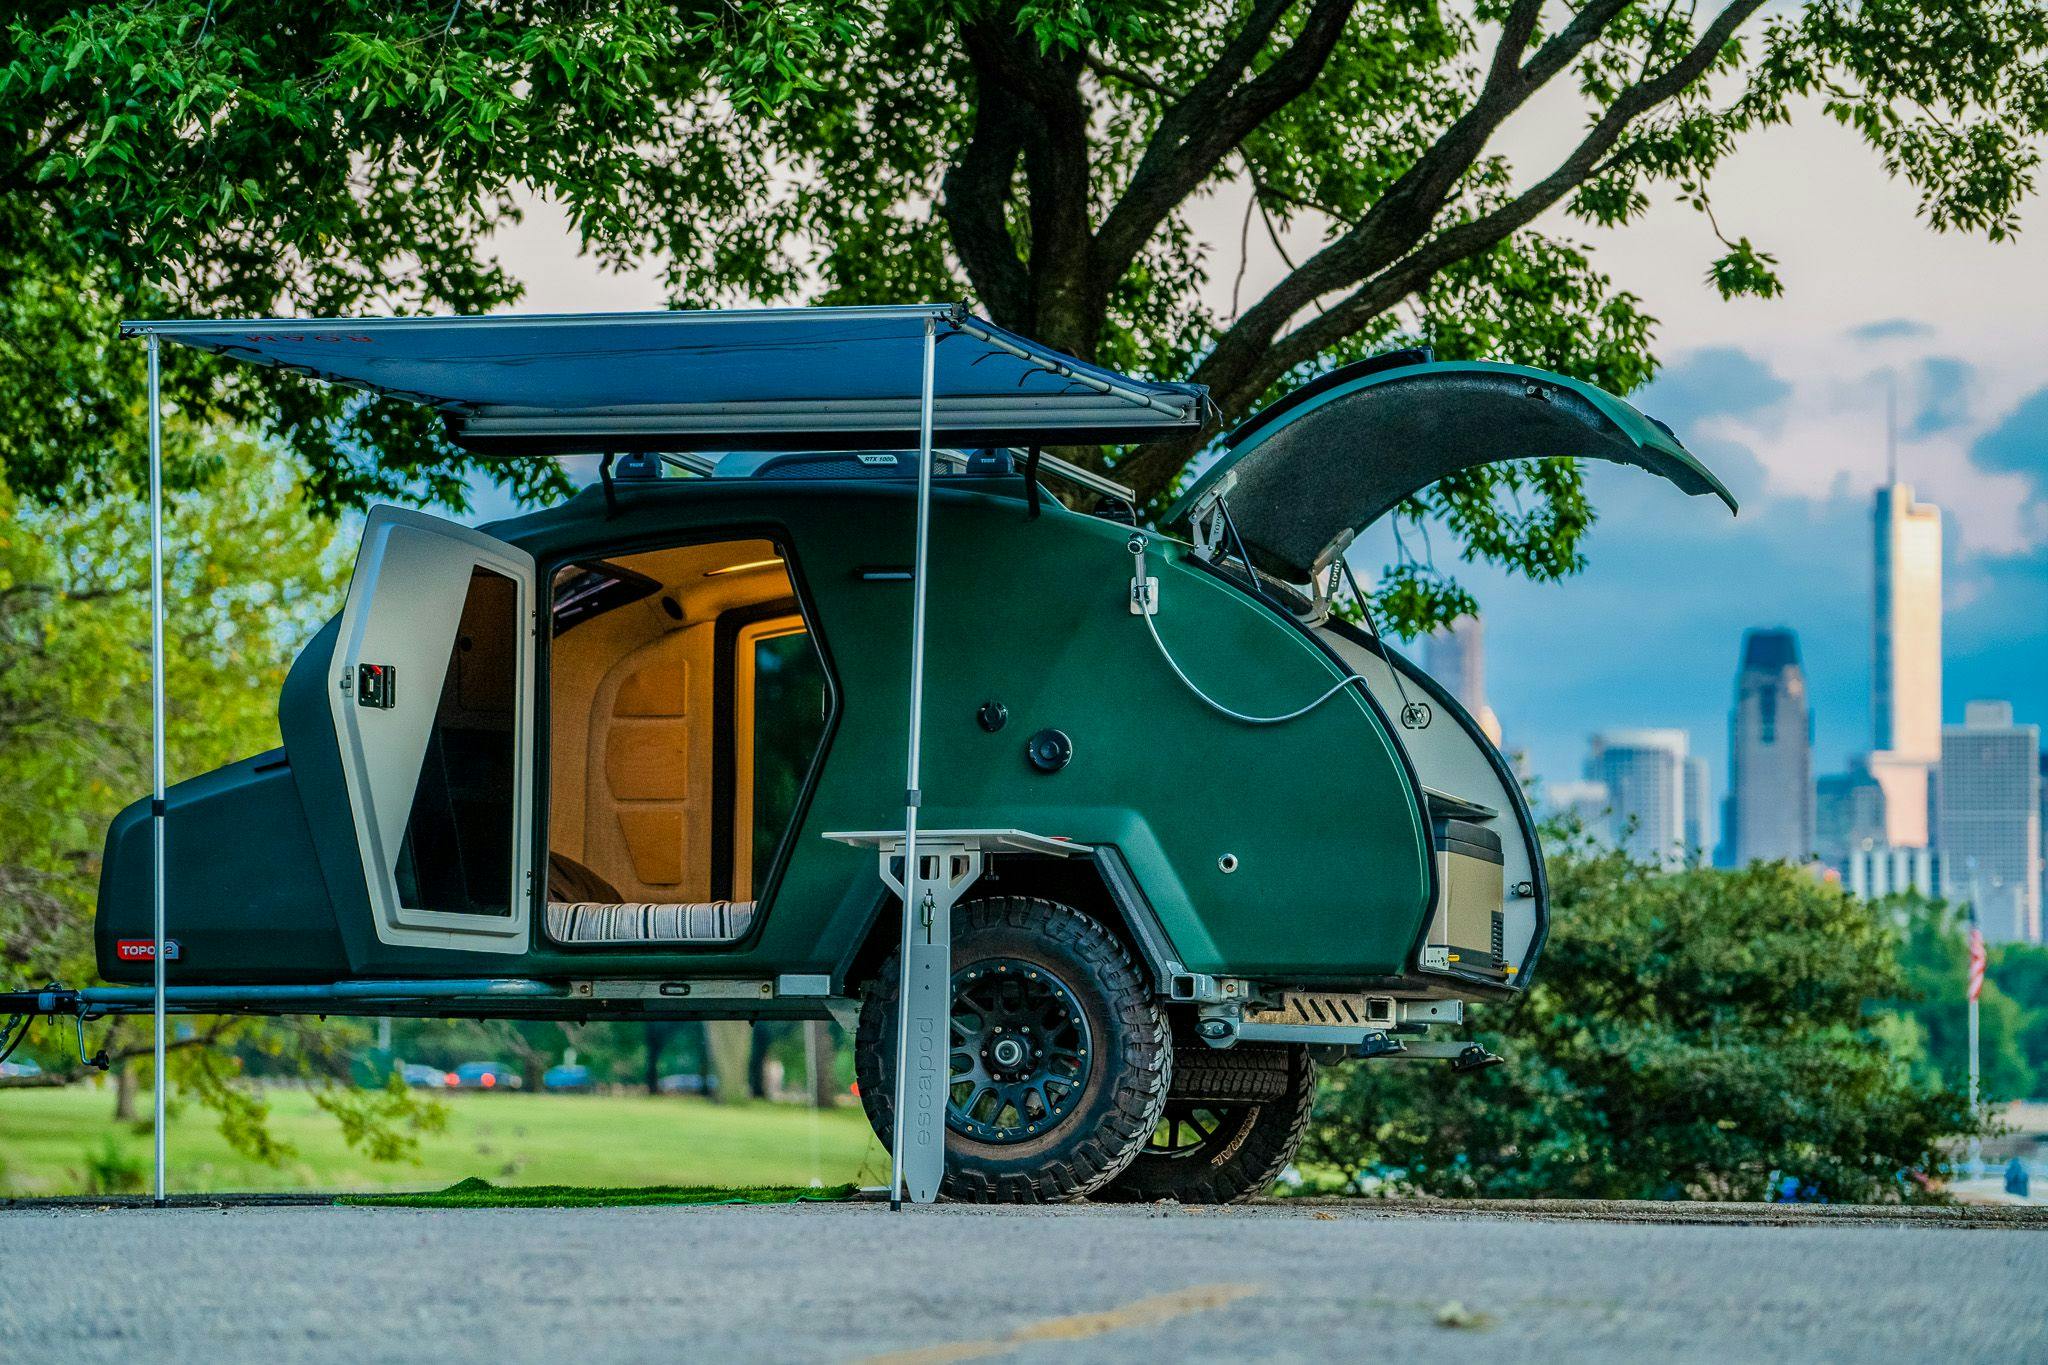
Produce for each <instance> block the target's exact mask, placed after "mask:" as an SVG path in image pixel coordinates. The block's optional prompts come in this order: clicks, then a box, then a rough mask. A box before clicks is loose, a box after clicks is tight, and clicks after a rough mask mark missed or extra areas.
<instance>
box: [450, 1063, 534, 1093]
mask: <svg viewBox="0 0 2048 1365" xmlns="http://www.w3.org/2000/svg"><path fill="white" fill-rule="evenodd" d="M452 1074H453V1075H454V1077H455V1079H454V1080H453V1081H452V1082H450V1084H452V1085H454V1086H455V1087H456V1088H457V1089H458V1090H517V1089H519V1088H520V1087H521V1086H523V1085H524V1084H525V1082H524V1081H522V1080H520V1078H519V1073H518V1072H516V1071H514V1070H513V1069H512V1068H511V1067H509V1066H505V1065H504V1064H502V1063H500V1062H464V1063H463V1064H462V1065H461V1066H458V1067H456V1068H455V1070H454V1072H453V1073H452Z"/></svg>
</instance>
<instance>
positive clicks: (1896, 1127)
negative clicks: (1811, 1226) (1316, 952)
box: [1303, 849, 1974, 1202]
mask: <svg viewBox="0 0 2048 1365" xmlns="http://www.w3.org/2000/svg"><path fill="white" fill-rule="evenodd" d="M1550 872H1551V881H1552V886H1551V931H1550V941H1549V944H1548V946H1547V947H1546V948H1545V950H1544V953H1543V957H1542V962H1541V964H1540V970H1539V973H1538V975H1537V978H1536V984H1535V985H1534V986H1533V987H1532V988H1531V989H1530V991H1529V992H1528V994H1527V995H1526V996H1525V997H1523V998H1521V999H1519V1000H1517V1001H1515V1002H1513V1003H1509V1004H1500V1005H1484V1006H1477V1007H1474V1008H1473V1009H1472V1011H1471V1022H1472V1024H1473V1027H1474V1037H1475V1038H1477V1039H1478V1040H1479V1041H1481V1042H1483V1043H1484V1044H1486V1046H1488V1047H1489V1048H1491V1049H1492V1050H1494V1051H1496V1052H1499V1053H1502V1054H1503V1055H1505V1056H1506V1057H1507V1059H1508V1060H1507V1063H1506V1064H1505V1065H1503V1066H1499V1067H1495V1068H1493V1069H1491V1070H1488V1071H1484V1072H1480V1073H1477V1074H1475V1075H1471V1076H1467V1077H1462V1078H1461V1077H1457V1076H1453V1075H1451V1074H1450V1073H1448V1072H1447V1071H1446V1070H1444V1069H1443V1068H1440V1067H1433V1066H1422V1065H1417V1064H1408V1063H1400V1062H1387V1061H1368V1062H1360V1063H1354V1064H1352V1065H1349V1066H1346V1067H1343V1068H1339V1069H1336V1070H1335V1071H1333V1072H1332V1073H1331V1077H1330V1080H1329V1081H1328V1083H1327V1084H1326V1086H1325V1089H1324V1093H1323V1095H1322V1097H1321V1099H1320V1101H1319V1103H1318V1106H1317V1115H1316V1120H1315V1123H1314V1126H1313V1128H1312V1129H1311V1132H1310V1137H1309V1141H1308V1144H1307V1145H1306V1147H1305V1148H1304V1151H1303V1160H1304V1161H1305V1162H1309V1163H1314V1164H1319V1165H1322V1166H1324V1167H1326V1168H1334V1169H1335V1170H1338V1171H1341V1172H1344V1173H1347V1177H1348V1178H1349V1180H1350V1182H1351V1183H1352V1185H1353V1187H1354V1188H1363V1187H1364V1186H1365V1185H1368V1184H1372V1183H1375V1181H1374V1179H1373V1176H1374V1175H1378V1176H1382V1177H1384V1178H1385V1183H1386V1184H1387V1185H1389V1186H1391V1187H1393V1188H1397V1189H1407V1190H1413V1191H1418V1192H1423V1193H1429V1194H1435V1195H1445V1196H1484V1197H1496V1198H1499V1197H1541V1196H1561V1197H1563V1196H1569V1197H1580V1198H1619V1199H1675V1198H1693V1199H1763V1198H1766V1197H1768V1191H1769V1188H1770V1186H1771V1182H1772V1178H1773V1176H1774V1174H1777V1175H1792V1176H1797V1177H1798V1178H1799V1179H1800V1180H1801V1181H1802V1182H1803V1183H1805V1184H1807V1185H1810V1186H1811V1187H1813V1189H1814V1190H1816V1191H1817V1192H1818V1196H1819V1197H1821V1198H1825V1199H1830V1200H1834V1201H1848V1202H1879V1201H1891V1200H1920V1199H1927V1198H1934V1197H1939V1196H1938V1195H1935V1194H1934V1193H1932V1192H1931V1191H1930V1190H1929V1188H1928V1186H1927V1185H1926V1183H1925V1176H1926V1174H1927V1173H1930V1172H1932V1171H1933V1170H1934V1169H1935V1168H1936V1167H1937V1165H1938V1163H1939V1161H1940V1159H1941V1156H1942V1153H1943V1151H1944V1149H1945V1148H1946V1147H1948V1146H1949V1145H1950V1144H1952V1143H1953V1142H1954V1141H1955V1140H1956V1139H1957V1138H1959V1137H1960V1136H1962V1135H1964V1134H1966V1133H1968V1132H1969V1131H1971V1130H1972V1126H1973V1122H1974V1120H1973V1119H1972V1116H1971V1115H1970V1113H1969V1110H1968V1106H1967V1103H1966V1101H1965V1100H1964V1098H1963V1097H1961V1096H1959V1095H1957V1094H1955V1093H1954V1092H1952V1091H1950V1090H1947V1089H1945V1088H1943V1087H1942V1086H1941V1085H1940V1084H1939V1083H1937V1082H1934V1081H1931V1080H1929V1079H1926V1078H1924V1076H1916V1075H1915V1074H1914V1070H1913V1068H1912V1067H1911V1066H1910V1065H1909V1064H1908V1061H1907V1059H1905V1058H1904V1057H1901V1056H1899V1055H1896V1054H1895V1053H1894V1050H1893V1048H1892V1046H1891V1042H1890V1040H1891V1039H1894V1038H1896V1037H1898V1036H1899V1032H1900V1030H1899V1029H1898V1027H1897V1020H1896V1018H1895V1016H1891V1015H1888V1014H1885V1013H1883V1012H1882V1011H1881V1010H1879V1009H1878V1008H1876V1007H1875V1006H1874V1005H1873V1004H1872V1002H1877V1001H1884V1000H1888V999H1895V998H1897V997H1899V996H1900V995H1901V994H1902V993H1903V986H1904V977H1903V975H1902V972H1901V969H1900V966H1899V957H1898V950H1899V936H1898V930H1897V928H1896V927H1894V925H1893V923H1892V922H1891V921H1890V920H1889V919H1888V918H1887V917H1886V916H1884V915H1882V914H1880V913H1879V912H1878V911H1876V910H1875V909H1873V908H1872V907H1870V906H1868V905H1866V904H1864V903H1862V902H1860V901H1857V900H1855V899H1853V898H1852V897H1850V896H1848V895H1846V894H1844V893H1843V892H1842V891H1840V890H1839V889H1836V888H1833V887H1829V886H1825V885H1822V884H1821V883H1819V882H1817V881H1816V880H1815V879H1814V878H1812V877H1811V876H1809V875H1808V874H1807V873H1805V872H1804V871H1801V870H1799V869H1796V868H1792V867H1788V866H1785V865H1784V864H1764V865H1759V866H1753V867H1749V868H1745V869H1742V870H1740V871H1735V872H1724V871H1716V870H1712V869H1695V870H1688V871H1683V872H1676V873H1662V872H1656V871H1653V870H1651V869H1647V868H1645V867H1642V866H1640V865H1637V864H1633V863H1631V862H1629V861H1628V860H1627V859H1626V858H1625V857H1624V856H1622V855H1621V854H1619V853H1612V852H1607V853H1600V852H1595V851H1591V850H1585V849H1578V850H1570V851H1567V852H1565V853H1563V854H1561V855H1555V856H1553V857H1552V859H1551V861H1550ZM1361 1173H1369V1174H1367V1175H1366V1178H1365V1179H1364V1180H1361V1179H1360V1174H1361Z"/></svg>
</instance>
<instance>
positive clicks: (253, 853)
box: [93, 749, 349, 985]
mask: <svg viewBox="0 0 2048 1365" xmlns="http://www.w3.org/2000/svg"><path fill="white" fill-rule="evenodd" d="M165 797H166V800H165V823H166V839H165V854H166V856H167V859H168V867H167V869H166V871H167V875H166V876H165V878H164V886H165V889H166V891H167V892H168V895H167V897H166V902H167V903H166V906H165V910H166V914H165V919H166V926H165V928H166V932H165V942H166V944H175V945H177V946H176V947H175V948H169V947H167V948H166V950H165V953H164V958H165V974H166V975H167V976H168V977H169V978H170V980H171V982H172V983H173V984H176V983H177V982H178V981H179V978H180V977H185V978H187V979H194V980H200V981H204V982H206V983H207V984H209V985H214V984H223V983H237V982H251V983H259V982H278V981H283V982H305V981H338V980H340V979H341V978H342V977H345V976H347V975H348V969H349V964H348V954H347V952H346V950H345V949H344V948H343V947H342V942H341V932H340V930H339V928H338V927H337V925H336V922H335V918H334V906H333V903H332V902H331V901H329V900H328V897H327V883H326V882H325V880H323V879H322V877H321V875H320V864H319V860H318V858H317V856H316V855H315V853H314V850H313V836H312V832H311V830H310V829H308V827H307V825H306V816H305V811H304V808H303V807H302V806H301V805H300V803H299V790H298V784H297V782H296V781H295V780H294V778H293V776H292V770H291V765H290V763H289V762H288V761H287V760H286V758H285V753H284V750H282V749H273V750H272V751H270V752H269V753H267V754H259V755H257V756H256V757H254V758H249V759H244V760H242V761H241V762H239V763H231V764H229V765H228V766H227V767H225V768H219V769H216V770H214V771H213V772H210V773H206V774H203V775H201V776H199V777H195V778H192V779H191V780H189V781H186V782H180V783H178V784H177V785H175V786H173V787H172V788H170V790H169V791H168V792H166V793H165ZM152 863H153V859H152V852H151V838H150V814H149V802H148V801H137V802H136V803H135V804H134V805H132V806H130V807H128V808H127V809H126V810H124V811H122V812H121V813H120V815H118V816H116V817H115V819H114V823H113V826H112V827H111V828H110V829H109V830H108V831H107V853H106V862H105V865H104V867H103V868H102V869H101V873H100V911H99V916H98V918H97V920H96V921H95V923H94V930H93V937H94V948H95V950H96V952H97V955H98V958H99V969H100V976H101V977H102V978H104V979H105V980H108V981H114V982H123V983H132V984H137V985H140V984H143V983H145V982H147V981H149V980H150V979H151V977H152V976H153V975H154V973H155V970H156V969H155V967H154V965H153V962H152V959H153V956H154V953H153V947H154V945H153V942H152V938H151V935H152V933H153V932H154V925H155V920H156V907H155V902H154V898H153V896H152V894H151V893H152V890H153V887H154V882H155V876H154V873H153V870H152Z"/></svg>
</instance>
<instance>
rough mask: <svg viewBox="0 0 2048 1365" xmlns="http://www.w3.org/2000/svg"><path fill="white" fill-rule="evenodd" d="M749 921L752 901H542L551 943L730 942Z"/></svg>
mask: <svg viewBox="0 0 2048 1365" xmlns="http://www.w3.org/2000/svg"><path fill="white" fill-rule="evenodd" d="M753 922H754V903H753V902H752V901H690V902H687V903H683V904H670V905H658V904H651V903H648V902H644V901H643V902H639V903H634V904H626V905H600V904H596V903H594V902H590V901H573V902H565V901H549V902H548V937H549V938H551V939H553V940H554V941H555V942H557V943H630V944H642V943H730V942H732V941H733V940H734V939H737V938H739V937H740V936H742V935H743V934H745V933H746V932H747V926H748V925H750V924H752V923H753Z"/></svg>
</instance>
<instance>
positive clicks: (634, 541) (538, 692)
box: [526, 518, 846, 957]
mask: <svg viewBox="0 0 2048 1365" xmlns="http://www.w3.org/2000/svg"><path fill="white" fill-rule="evenodd" d="M735 540H765V541H767V542H769V543H770V544H771V545H773V546H774V547H775V550H776V552H777V553H778V554H779V555H781V556H782V562H783V567H784V570H785V572H787V573H788V575H789V585H790V592H791V594H792V596H793V597H794V599H795V601H796V612H795V614H796V615H797V616H799V617H801V618H802V620H803V623H804V630H805V632H806V633H807V634H808V635H809V636H810V639H811V647H812V648H813V649H815V650H817V652H818V661H819V664H820V665H821V666H822V668H823V669H824V674H825V695H826V705H827V708H828V709H827V712H826V717H825V729H824V732H823V734H822V735H821V736H820V737H819V740H818V751H817V753H816V754H815V755H813V757H812V760H811V766H810V768H809V770H808V771H807V772H806V773H805V774H804V783H803V787H802V789H801V791H800V792H799V793H798V796H797V807H796V812H795V814H794V816H793V817H792V819H791V821H790V830H789V833H788V834H787V835H786V836H785V837H784V839H783V841H782V846H781V848H780V849H779V850H778V851H777V853H776V857H775V861H774V863H773V864H772V865H771V866H770V867H769V869H768V870H767V872H766V873H765V875H764V876H763V877H762V878H761V881H760V884H759V885H757V886H756V887H755V888H754V918H753V923H752V924H751V925H750V926H749V928H748V930H747V932H746V934H745V935H744V936H743V937H741V938H740V939H738V940H736V941H734V942H732V943H715V944H714V943H665V944H658V945H649V946H648V947H647V948H644V949H639V950H636V951H637V952H641V953H646V952H656V953H660V954H663V955H674V956H677V957H691V956H704V955H712V956H724V955H731V954H734V953H746V952H750V951H752V949H753V947H754V945H755V944H757V943H758V942H759V941H760V937H761V934H762V932H763V931H764V929H765V928H766V925H767V919H768V913H769V911H770V910H771V909H773V906H774V898H775V892H776V889H777V888H778V887H779V885H780V884H781V881H782V877H783V874H784V873H785V872H786V871H787V870H788V867H789V864H790V862H791V861H792V859H793V856H794V853H795V846H796V842H797V840H796V835H797V833H798V831H800V830H801V829H802V828H803V824H804V821H805V820H806V819H807V818H808V816H809V813H810V806H811V799H812V797H813V796H814V795H815V794H816V792H817V788H818V779H819V775H820V774H821V773H823V771H824V769H825V763H826V760H827V759H829V758H830V757H831V753H832V745H833V741H834V739H835V737H836V735H837V733H838V729H839V721H840V718H841V717H842V716H843V715H844V714H845V710H846V693H845V689H844V686H843V685H842V683H841V682H840V679H839V671H838V667H837V665H836V663H835V661H834V660H833V657H832V648H831V643H830V640H829V638H828V636H827V634H826V632H825V628H824V624H823V613H822V612H821V611H820V610H819V607H818V604H817V601H816V600H815V598H814V597H813V596H812V594H811V590H810V586H809V584H808V582H807V581H806V579H805V576H804V566H803V557H802V552H801V550H800V548H799V547H798V546H797V544H796V534H795V532H794V530H793V529H792V528H791V527H790V526H789V525H788V524H787V523H785V522H781V521H777V520H771V519H766V518H746V519H742V520H737V521H732V522H725V523H718V524H702V523H699V524H694V525H684V526H676V527H672V528H668V529H664V530H658V531H653V532H639V533H636V534H633V535H629V536H621V537H619V538H617V539H612V540H599V541H595V542H585V543H579V544H577V545H575V546H573V547H561V548H557V549H554V550H553V551H551V552H550V553H547V554H545V555H544V556H541V557H538V559H537V572H536V575H535V580H534V581H535V584H536V594H537V596H536V599H535V600H536V602H537V604H538V605H537V606H536V608H535V618H534V619H535V625H534V638H535V640H536V641H537V645H536V648H535V656H536V659H535V667H534V679H535V683H534V690H533V697H534V706H533V715H534V723H533V725H532V727H531V731H530V732H531V734H532V736H533V749H532V753H533V759H532V766H531V774H530V778H529V787H530V789H531V790H532V791H533V793H534V800H533V805H532V809H531V812H530V813H529V815H528V817H527V824H528V829H529V831H530V834H531V838H532V847H533V848H535V849H538V850H541V851H542V852H543V853H545V852H546V851H547V850H548V849H549V843H548V838H549V819H550V812H549V806H550V803H551V801H552V799H553V778H552V773H551V772H550V769H551V767H552V764H553V722H552V719H551V717H550V714H549V713H550V711H551V709H552V707H553V702H554V692H553V682H552V680H551V674H552V669H553V655H554V634H553V631H552V629H551V621H552V613H553V610H554V581H555V575H557V574H558V573H560V572H561V571H562V569H563V568H565V567H567V566H568V565H571V564H579V563H586V562H591V561H596V560H614V559H622V558H627V557H630V556H632V555H636V554H642V553H646V552H649V551H659V550H668V549H676V548H680V547H684V546H691V545H715V544H720V543H722V542H726V541H735ZM754 610H757V609H756V608H747V607H741V608H734V609H733V610H731V611H728V612H726V613H723V615H724V616H727V617H732V616H736V615H738V614H742V613H746V612H750V611H754ZM774 614H776V615H787V614H789V613H788V611H787V609H786V608H784V607H778V608H777V609H776V611H775V613H774ZM721 624H722V623H721ZM728 652H729V651H728V650H727V649H726V648H724V646H723V645H719V644H716V643H715V645H714V650H713V653H714V656H715V658H714V664H716V663H717V662H718V661H719V660H723V659H724V658H725V656H726V654H727V653H728ZM712 695H713V697H714V699H716V698H717V697H719V696H720V695H721V689H719V688H718V687H717V686H716V685H715V684H714V687H713V689H712ZM716 709H717V708H716V704H715V702H714V711H716ZM730 722H731V717H730V715H729V714H728V715H726V716H725V717H723V718H720V717H718V716H717V715H714V717H713V722H712V732H713V739H714V742H723V741H724V739H725V737H726V732H727V731H728V730H729V728H730ZM719 771H720V765H719V764H718V762H717V761H716V758H715V757H714V761H713V764H712V772H713V774H714V782H716V781H718V780H719V779H718V776H717V774H718V773H719ZM718 806H719V801H718V798H717V794H714V800H713V807H714V813H713V819H712V836H713V840H714V842H715V843H720V842H722V843H724V844H726V845H728V846H729V844H730V841H731V837H732V822H731V820H730V819H724V820H721V819H719V818H718V816H717V809H718ZM708 853H709V850H707V854H708ZM544 865H545V864H544V862H543V866H544ZM725 866H729V864H727V865H725ZM719 875H720V873H719V872H718V871H717V870H716V869H715V870H714V877H713V894H714V895H716V894H717V886H718V885H719V881H718V877H719ZM546 896H547V878H546V877H545V876H544V875H536V876H534V877H532V878H531V879H530V885H529V886H528V888H527V892H526V902H527V905H528V906H529V908H532V909H533V910H534V913H536V914H537V913H539V910H538V907H539V906H541V905H542V904H543V902H544V900H545V898H546ZM538 943H539V944H540V945H541V946H544V947H545V948H546V949H547V950H548V951H551V952H557V953H582V952H598V951H606V952H614V953H616V952H617V951H619V950H618V949H616V948H597V947H592V946H589V945H575V944H561V943H557V942H555V941H554V940H553V939H551V938H548V937H547V936H546V931H545V930H542V931H541V933H540V935H539V936H538Z"/></svg>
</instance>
